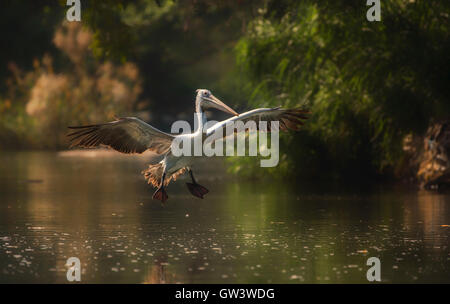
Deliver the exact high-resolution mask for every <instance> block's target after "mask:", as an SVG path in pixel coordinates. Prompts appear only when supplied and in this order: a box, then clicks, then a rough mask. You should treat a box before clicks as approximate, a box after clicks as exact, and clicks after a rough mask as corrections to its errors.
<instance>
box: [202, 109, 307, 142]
mask: <svg viewBox="0 0 450 304" xmlns="http://www.w3.org/2000/svg"><path fill="white" fill-rule="evenodd" d="M306 114H309V111H307V110H305V109H300V108H295V109H282V108H281V107H277V108H260V109H255V110H251V111H248V112H245V113H242V114H239V116H234V117H231V118H229V119H226V120H223V121H221V122H218V123H216V124H215V125H213V126H212V127H210V128H208V129H207V131H206V135H211V134H213V133H214V132H216V131H217V130H220V129H222V128H225V127H226V125H227V124H228V123H233V122H237V121H242V122H244V123H245V122H247V121H250V120H253V121H255V122H256V127H257V128H259V122H260V121H267V128H268V131H270V128H271V123H270V122H272V121H279V128H280V130H282V131H287V130H295V131H297V130H299V128H300V126H302V125H303V120H305V119H307V118H308V116H306Z"/></svg>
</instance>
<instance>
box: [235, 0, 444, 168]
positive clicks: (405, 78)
mask: <svg viewBox="0 0 450 304" xmlns="http://www.w3.org/2000/svg"><path fill="white" fill-rule="evenodd" d="M366 10H367V7H366V6H364V5H361V2H360V1H358V3H357V4H356V3H353V2H349V1H322V2H320V3H317V2H313V1H302V2H298V1H273V2H269V3H267V5H266V7H265V9H262V10H260V16H259V17H257V18H255V19H254V20H253V21H252V22H251V23H250V25H249V29H248V32H247V33H246V35H245V36H244V37H243V38H242V39H241V40H240V42H239V44H238V45H237V47H236V53H237V62H238V66H239V67H240V68H241V71H242V73H243V74H244V75H245V76H246V80H247V85H246V88H247V94H248V95H249V96H250V97H251V103H252V104H253V105H254V106H261V105H264V106H277V105H283V106H285V107H290V106H297V105H305V106H307V107H309V108H310V109H311V111H312V116H311V119H310V120H309V121H308V122H307V126H306V128H305V130H304V131H302V132H301V133H299V134H295V135H291V134H288V135H286V136H283V137H282V143H283V146H282V147H281V148H280V150H281V152H282V153H283V155H282V156H281V157H282V158H283V159H284V161H285V163H284V165H283V166H281V167H279V168H278V170H275V171H276V172H277V173H279V174H283V175H286V174H291V175H294V176H300V175H304V176H308V177H340V176H344V175H345V176H351V175H353V176H355V177H359V176H363V175H366V176H367V175H374V174H380V173H387V172H390V170H391V169H392V168H393V167H395V165H396V163H397V162H398V161H399V160H400V159H401V157H402V138H403V137H404V136H405V135H406V134H409V133H411V132H412V133H416V134H420V133H421V132H423V131H424V130H425V128H426V126H427V125H428V123H429V121H430V119H438V118H442V117H444V116H447V115H448V114H449V110H450V109H449V103H448V100H449V88H448V79H449V77H448V76H449V75H448V73H449V71H450V67H449V63H450V61H449V60H448V54H450V50H449V41H450V40H449V30H450V27H449V20H448V12H449V5H448V4H447V3H444V2H442V1H389V2H383V3H382V22H372V23H370V22H368V21H367V20H366ZM283 147H285V148H286V147H287V148H288V149H287V150H286V149H285V148H283ZM231 162H232V163H233V166H232V170H234V171H237V170H242V169H243V168H245V170H243V171H246V172H250V174H252V173H255V172H259V171H258V170H259V169H257V166H258V163H257V162H256V161H255V160H249V159H247V160H241V159H236V160H232V161H231Z"/></svg>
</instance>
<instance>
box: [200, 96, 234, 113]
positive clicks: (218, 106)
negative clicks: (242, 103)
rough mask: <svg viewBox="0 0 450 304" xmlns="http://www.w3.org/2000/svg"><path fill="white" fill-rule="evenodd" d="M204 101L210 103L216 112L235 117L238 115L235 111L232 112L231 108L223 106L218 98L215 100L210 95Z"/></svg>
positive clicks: (214, 97)
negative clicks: (219, 111)
mask: <svg viewBox="0 0 450 304" xmlns="http://www.w3.org/2000/svg"><path fill="white" fill-rule="evenodd" d="M205 99H206V100H208V101H210V102H211V107H214V108H216V109H218V110H221V111H224V112H225V113H230V114H233V115H235V116H238V115H239V113H238V112H236V111H235V110H233V109H232V108H230V107H229V106H227V105H226V104H224V103H223V102H222V101H221V100H220V99H219V98H217V97H216V96H214V95H210V96H209V97H207V98H205Z"/></svg>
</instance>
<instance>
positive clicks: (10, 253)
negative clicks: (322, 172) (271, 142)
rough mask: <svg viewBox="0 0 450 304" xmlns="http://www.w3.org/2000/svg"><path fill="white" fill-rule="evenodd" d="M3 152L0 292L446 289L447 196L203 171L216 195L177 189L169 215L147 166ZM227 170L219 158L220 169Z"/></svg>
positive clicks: (117, 159) (104, 158) (115, 158)
mask: <svg viewBox="0 0 450 304" xmlns="http://www.w3.org/2000/svg"><path fill="white" fill-rule="evenodd" d="M95 153H97V154H96V155H95V157H92V155H93V154H92V152H88V153H82V154H79V153H74V152H70V153H63V154H57V153H47V152H42V153H41V152H23V153H3V154H0V170H1V172H2V174H1V176H0V197H1V202H0V273H1V275H0V282H61V283H64V282H66V270H67V269H66V267H65V262H66V260H67V258H69V257H71V256H76V257H79V258H80V260H81V264H82V265H81V266H82V281H83V282H113V283H125V282H129V283H219V282H233V283H247V282H251V283H271V282H273V283H285V282H286V283H302V282H306V283H315V282H321V283H330V282H339V283H340V282H352V283H355V282H361V283H364V282H366V270H367V266H366V260H367V258H368V257H371V256H377V257H379V258H380V259H381V263H382V280H383V281H384V282H449V278H448V275H447V273H448V271H449V264H450V263H449V261H450V251H449V248H448V243H449V242H448V238H449V235H450V228H449V227H448V224H450V212H449V206H448V204H449V195H448V194H438V193H430V192H417V191H416V190H413V189H409V190H408V189H370V190H369V191H364V192H361V191H359V190H358V191H357V192H356V191H355V189H350V190H345V189H339V188H338V189H333V188H327V189H326V190H325V189H324V187H325V186H324V185H314V186H309V185H308V186H304V184H303V183H298V184H294V185H292V184H285V183H274V182H273V181H272V182H270V183H269V182H261V181H259V182H251V181H246V182H237V181H235V180H233V179H232V177H227V176H226V175H225V174H221V176H219V177H217V176H211V175H208V174H207V170H208V167H209V168H211V165H210V164H209V166H205V167H204V168H203V171H201V170H200V171H199V172H198V173H197V176H198V179H199V180H200V181H201V183H202V184H204V185H205V186H206V187H208V188H210V190H211V192H210V193H209V194H208V196H207V198H206V199H205V200H199V199H197V198H195V197H192V196H191V195H190V194H189V192H188V191H187V189H186V187H185V185H184V181H183V180H180V181H178V182H176V183H174V184H171V185H170V187H169V189H168V191H169V197H170V199H169V201H168V202H167V204H166V206H162V205H161V204H160V203H159V202H156V201H153V200H152V199H151V195H152V191H153V190H152V189H151V188H150V187H149V186H147V185H146V184H145V182H144V180H143V177H142V176H141V175H140V171H141V170H142V169H143V168H144V167H145V163H146V161H148V159H149V158H151V157H152V156H151V155H148V156H144V157H129V156H128V157H127V156H120V155H119V154H115V153H104V152H95ZM220 166H221V162H220V160H218V161H217V162H215V163H214V168H215V169H217V168H218V167H220Z"/></svg>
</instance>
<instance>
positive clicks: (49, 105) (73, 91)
mask: <svg viewBox="0 0 450 304" xmlns="http://www.w3.org/2000/svg"><path fill="white" fill-rule="evenodd" d="M91 41H92V33H91V32H90V31H88V30H86V29H83V28H82V26H81V24H79V23H76V22H73V23H63V24H62V25H61V26H60V27H59V28H58V29H57V30H56V32H55V34H54V39H53V42H54V44H55V46H56V47H57V48H58V49H59V50H60V52H61V56H63V57H66V64H65V65H64V67H59V68H55V65H54V63H53V58H52V57H51V56H49V55H44V56H43V58H42V59H40V60H38V59H35V60H34V67H33V70H31V71H26V72H24V71H22V70H20V69H19V68H18V67H17V65H15V64H13V63H11V64H10V67H9V68H10V71H11V72H12V76H11V77H10V78H9V79H8V81H7V88H8V91H7V92H6V94H4V96H5V97H4V99H3V100H1V99H0V115H1V118H2V119H1V120H0V136H1V139H2V141H1V142H0V147H2V148H18V147H19V148H20V147H28V148H29V147H34V148H50V149H55V148H67V147H68V142H67V138H66V134H67V131H68V130H67V126H69V125H79V124H87V123H93V122H103V121H108V120H112V119H114V117H115V116H119V115H124V116H126V115H131V114H132V113H134V112H135V111H136V109H137V108H138V97H139V95H140V93H141V81H140V76H139V70H138V69H137V67H136V66H135V65H133V64H132V63H128V62H127V63H124V64H121V65H116V64H113V63H112V62H109V61H105V62H99V61H96V60H95V59H94V56H93V54H92V51H91V50H90V49H89V45H90V44H91ZM141 107H142V106H141Z"/></svg>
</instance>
